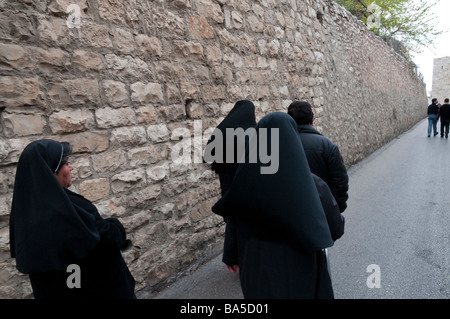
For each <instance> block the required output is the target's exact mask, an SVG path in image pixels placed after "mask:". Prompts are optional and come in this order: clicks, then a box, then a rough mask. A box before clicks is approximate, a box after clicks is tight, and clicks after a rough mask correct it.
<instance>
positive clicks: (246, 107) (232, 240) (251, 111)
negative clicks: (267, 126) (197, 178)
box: [205, 100, 256, 272]
mask: <svg viewBox="0 0 450 319" xmlns="http://www.w3.org/2000/svg"><path fill="white" fill-rule="evenodd" d="M255 127H256V116H255V105H254V104H253V103H252V102H251V101H248V100H241V101H238V102H237V103H236V104H235V105H234V107H233V108H232V109H231V111H230V112H229V113H228V115H227V116H226V117H225V118H224V119H223V120H222V122H220V124H219V125H218V126H217V127H216V129H215V130H214V132H213V134H212V136H211V138H210V140H209V141H208V143H207V145H206V148H205V154H207V153H208V154H209V153H211V154H210V155H212V156H214V161H212V163H211V169H212V170H213V171H214V172H215V173H216V174H217V175H218V176H219V182H220V189H221V195H222V196H223V195H224V194H225V192H226V191H227V190H228V188H229V187H230V186H231V182H232V181H233V178H234V175H235V173H236V170H237V168H238V165H239V160H240V158H239V154H238V153H239V152H238V151H239V149H243V150H245V141H242V140H239V139H238V138H237V136H236V135H233V138H232V139H229V138H228V137H229V136H231V135H227V132H226V130H227V129H232V130H236V129H237V128H241V129H242V130H243V131H247V129H249V128H255ZM217 134H219V135H220V136H217ZM216 136H217V138H219V137H220V138H221V140H220V142H219V143H218V141H216V142H214V141H215V138H216ZM230 147H231V148H233V150H234V154H233V156H232V157H229V158H228V160H227V155H226V150H227V148H230ZM218 152H221V154H220V156H219V154H218ZM205 160H206V161H207V162H211V161H208V160H209V158H208V156H206V155H205ZM224 219H225V221H226V227H225V241H224V249H223V257H222V261H223V262H224V263H225V264H226V265H227V269H228V270H230V271H232V272H236V271H237V269H238V262H239V260H238V255H237V241H236V240H237V239H236V228H235V226H234V222H233V217H230V216H225V217H224Z"/></svg>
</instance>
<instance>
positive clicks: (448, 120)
mask: <svg viewBox="0 0 450 319" xmlns="http://www.w3.org/2000/svg"><path fill="white" fill-rule="evenodd" d="M448 103H449V99H448V98H447V99H445V100H444V104H443V105H442V106H441V110H440V111H439V117H440V118H441V137H442V138H443V137H444V134H445V138H448V129H449V124H450V105H449V104H448Z"/></svg>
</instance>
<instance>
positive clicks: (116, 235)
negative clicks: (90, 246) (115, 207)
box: [96, 218, 127, 249]
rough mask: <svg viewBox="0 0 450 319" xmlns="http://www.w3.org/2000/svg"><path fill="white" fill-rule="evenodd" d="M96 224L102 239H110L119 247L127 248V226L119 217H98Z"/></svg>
mask: <svg viewBox="0 0 450 319" xmlns="http://www.w3.org/2000/svg"><path fill="white" fill-rule="evenodd" d="M96 226H97V229H98V231H99V233H100V237H101V238H102V239H106V240H108V241H110V242H111V243H112V244H113V245H114V246H116V247H117V248H118V249H124V248H125V246H126V245H127V240H126V232H125V228H124V227H123V225H122V223H121V222H120V221H119V220H118V219H117V218H106V219H97V221H96Z"/></svg>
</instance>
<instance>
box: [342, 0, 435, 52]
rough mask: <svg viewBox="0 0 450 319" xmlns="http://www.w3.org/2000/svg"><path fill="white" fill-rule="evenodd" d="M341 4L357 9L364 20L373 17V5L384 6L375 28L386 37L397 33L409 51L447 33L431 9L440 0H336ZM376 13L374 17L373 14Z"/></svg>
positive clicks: (349, 9)
mask: <svg viewBox="0 0 450 319" xmlns="http://www.w3.org/2000/svg"><path fill="white" fill-rule="evenodd" d="M335 2H337V3H338V4H340V5H341V6H343V7H344V8H346V9H347V10H348V11H350V12H351V13H353V14H354V15H355V16H357V17H358V18H359V19H361V20H362V21H363V22H364V23H366V24H367V19H368V17H370V18H369V19H370V21H373V16H372V15H373V13H374V10H372V11H370V10H368V7H369V5H371V4H372V3H374V4H376V5H377V6H378V7H379V8H380V9H379V10H380V11H377V12H379V13H380V22H381V23H380V25H379V28H378V27H377V28H372V31H374V32H375V33H376V34H378V35H380V36H383V37H395V38H396V39H397V40H399V41H401V42H402V43H403V45H404V46H405V48H406V50H407V51H408V52H416V53H420V52H421V51H422V50H423V49H424V48H425V47H428V46H430V45H431V44H433V41H434V40H435V39H436V37H437V36H438V35H440V34H442V33H443V31H442V30H439V29H438V21H436V19H435V17H434V16H433V14H432V12H431V10H432V8H433V7H434V6H435V5H436V4H437V2H438V1H437V0H365V1H360V0H335ZM371 16H372V17H371Z"/></svg>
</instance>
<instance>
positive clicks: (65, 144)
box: [55, 142, 72, 174]
mask: <svg viewBox="0 0 450 319" xmlns="http://www.w3.org/2000/svg"><path fill="white" fill-rule="evenodd" d="M61 145H62V148H63V154H62V158H61V163H60V164H59V167H58V169H57V170H56V172H55V173H56V174H58V173H59V171H60V169H61V167H62V166H63V165H64V164H66V163H67V162H68V161H69V155H70V154H72V146H71V145H70V143H69V142H61Z"/></svg>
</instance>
